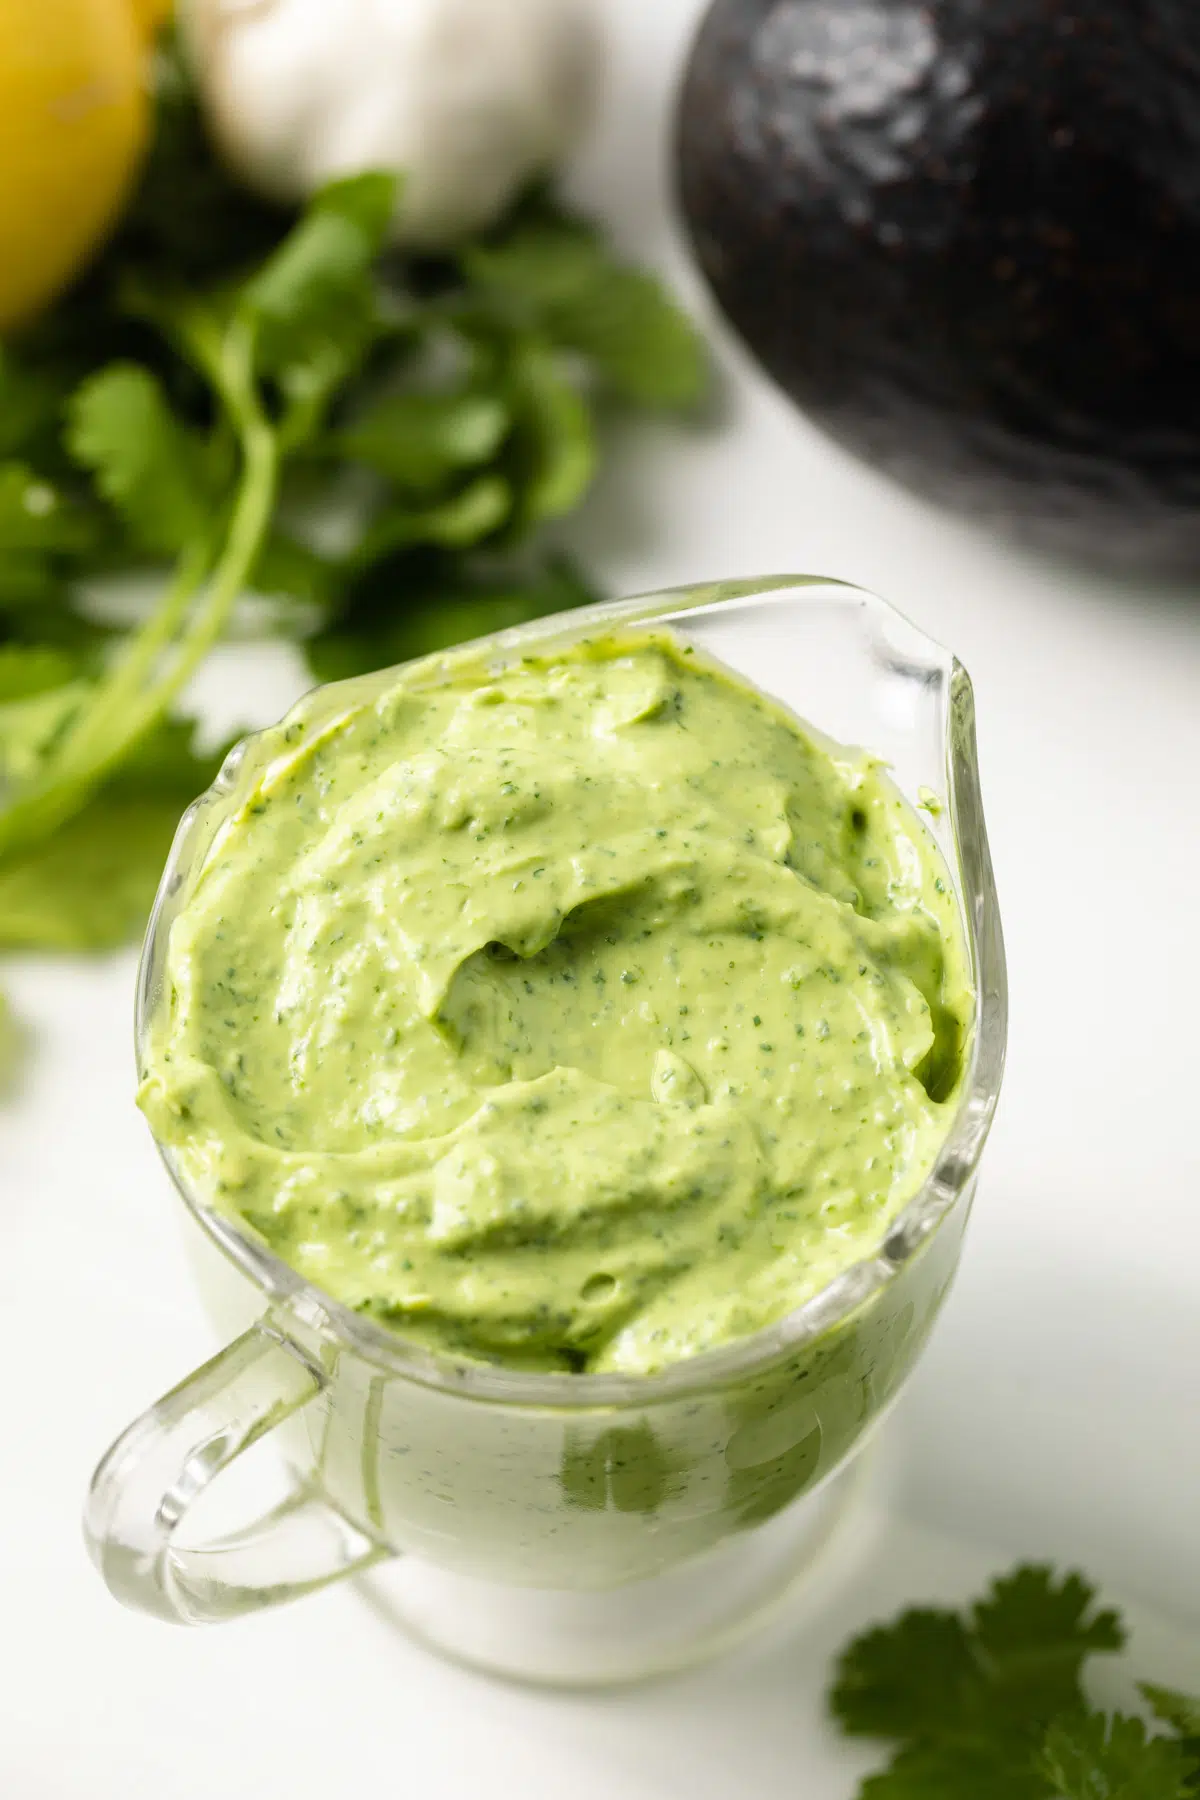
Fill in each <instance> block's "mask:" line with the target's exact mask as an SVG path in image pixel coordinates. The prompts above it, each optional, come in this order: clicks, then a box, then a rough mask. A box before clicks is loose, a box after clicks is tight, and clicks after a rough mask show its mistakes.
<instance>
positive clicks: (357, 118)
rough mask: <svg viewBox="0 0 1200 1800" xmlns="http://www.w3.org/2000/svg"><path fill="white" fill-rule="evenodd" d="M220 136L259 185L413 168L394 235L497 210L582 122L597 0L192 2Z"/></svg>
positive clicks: (449, 227)
mask: <svg viewBox="0 0 1200 1800" xmlns="http://www.w3.org/2000/svg"><path fill="white" fill-rule="evenodd" d="M181 15H182V23H183V27H184V32H185V37H186V42H187V45H188V49H189V53H190V56H191V60H192V63H193V66H194V69H195V72H196V76H197V80H198V83H199V87H200V91H201V94H202V96H203V100H204V104H205V108H206V111H207V115H208V120H209V125H210V129H211V131H212V133H213V136H214V138H215V140H216V143H217V145H218V148H219V149H220V151H221V153H222V155H223V156H224V158H225V159H226V161H227V162H228V163H229V165H230V167H231V168H232V169H233V170H234V172H235V173H236V174H238V175H240V176H241V177H242V178H243V179H244V180H245V181H246V183H247V184H248V185H249V186H252V187H255V188H257V189H258V190H259V191H260V192H262V193H264V194H267V195H269V196H271V197H272V198H275V199H279V200H301V199H303V198H304V197H305V196H306V195H307V194H309V193H311V192H312V191H313V190H314V189H315V188H318V187H320V186H321V185H322V183H323V182H326V181H328V180H330V179H332V178H333V177H335V176H339V175H348V174H354V173H357V172H359V171H361V170H364V169H394V170H396V171H397V172H399V173H400V174H401V175H402V177H403V181H402V188H401V193H400V197H399V199H398V202H397V214H396V227H395V236H396V239H397V241H399V242H403V243H407V244H412V245H416V246H425V247H434V246H437V245H440V244H446V243H449V242H452V241H453V240H454V239H455V238H457V237H461V236H463V235H464V234H465V233H467V232H470V231H473V230H476V229H478V228H479V227H480V226H483V225H486V224H488V223H489V222H490V221H491V220H492V219H494V218H495V217H497V215H498V214H499V213H501V212H502V211H503V209H504V207H505V206H506V205H507V204H508V202H509V201H510V200H511V199H512V198H513V196H514V194H515V193H516V192H517V191H518V190H519V189H520V187H521V186H523V185H524V183H526V182H527V181H528V180H530V178H531V177H533V176H535V175H537V174H538V173H540V172H541V171H543V170H545V169H548V168H549V167H550V166H551V165H552V164H553V163H555V162H556V161H557V160H558V159H559V158H560V157H561V156H562V155H563V154H564V152H565V151H566V150H568V149H569V148H570V147H571V145H572V143H573V142H574V141H575V139H576V137H577V135H578V133H579V131H580V130H581V128H582V126H583V125H584V123H585V122H586V119H587V117H588V114H589V110H590V103H591V100H592V98H593V94H594V89H595V85H596V76H597V72H598V67H599V62H600V46H599V42H598V30H597V26H596V20H595V15H594V12H593V6H592V4H591V0H183V4H182V6H181Z"/></svg>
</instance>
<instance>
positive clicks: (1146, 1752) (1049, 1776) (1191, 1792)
mask: <svg viewBox="0 0 1200 1800" xmlns="http://www.w3.org/2000/svg"><path fill="white" fill-rule="evenodd" d="M1124 1643H1125V1630H1124V1627H1123V1625H1122V1622H1121V1620H1120V1618H1119V1616H1118V1615H1117V1614H1116V1613H1115V1612H1113V1611H1111V1610H1109V1609H1106V1608H1100V1607H1098V1606H1097V1605H1096V1596H1095V1591H1094V1590H1093V1589H1092V1587H1091V1586H1090V1585H1089V1584H1088V1583H1087V1582H1086V1581H1085V1580H1084V1579H1083V1577H1082V1576H1080V1575H1075V1574H1068V1575H1065V1576H1062V1577H1056V1576H1055V1574H1054V1572H1053V1571H1052V1570H1051V1569H1049V1568H1044V1567H1039V1566H1033V1565H1027V1566H1023V1567H1020V1568H1018V1569H1016V1570H1014V1571H1013V1572H1012V1573H1011V1574H1009V1575H1006V1576H1002V1577H1000V1578H999V1579H998V1580H996V1581H995V1582H994V1583H993V1584H992V1586H991V1587H990V1588H989V1590H988V1592H987V1593H986V1594H985V1595H984V1596H983V1597H982V1598H981V1599H979V1600H977V1601H975V1602H974V1603H973V1604H972V1605H970V1606H968V1607H967V1608H965V1609H964V1610H963V1611H961V1612H960V1611H954V1610H951V1609H947V1608H933V1607H917V1608H912V1609H910V1610H909V1611H907V1612H905V1613H902V1614H901V1615H900V1617H899V1618H897V1619H896V1620H894V1621H893V1622H892V1623H891V1624H889V1625H880V1626H876V1627H874V1628H873V1629H872V1630H870V1631H867V1632H865V1633H863V1634H862V1636H860V1637H858V1638H856V1639H855V1640H854V1641H853V1643H851V1644H850V1645H849V1646H848V1647H847V1648H846V1650H845V1651H844V1652H843V1654H842V1656H841V1659H840V1661H839V1663H838V1666H837V1671H836V1675H835V1679H834V1683H833V1687H832V1689H831V1691H830V1696H829V1699H830V1707H831V1710H832V1712H833V1714H834V1717H835V1718H836V1719H837V1720H838V1722H839V1724H840V1725H841V1727H842V1729H843V1731H845V1732H846V1733H847V1734H849V1735H851V1736H854V1737H871V1738H880V1739H886V1740H889V1741H890V1742H892V1743H893V1744H894V1745H895V1746H896V1748H895V1751H894V1754H893V1756H892V1760H891V1762H890V1763H889V1764H888V1766H887V1767H886V1768H885V1769H884V1770H882V1771H881V1772H880V1773H879V1774H876V1775H871V1776H868V1778H867V1779H866V1781H865V1782H864V1783H863V1785H862V1788H861V1791H860V1800H1194V1797H1195V1796H1196V1795H1198V1794H1200V1701H1197V1700H1193V1699H1191V1698H1189V1697H1188V1696H1187V1695H1186V1694H1180V1693H1176V1692H1175V1691H1174V1690H1173V1689H1169V1688H1162V1687H1154V1686H1150V1685H1143V1687H1142V1689H1141V1692H1142V1695H1143V1698H1144V1699H1145V1701H1146V1703H1147V1706H1148V1708H1149V1710H1150V1711H1151V1713H1152V1714H1153V1716H1154V1719H1155V1720H1156V1721H1158V1723H1159V1725H1160V1726H1163V1727H1165V1728H1166V1729H1165V1731H1161V1730H1160V1731H1157V1732H1155V1731H1151V1730H1149V1729H1148V1728H1147V1725H1146V1723H1145V1722H1144V1720H1143V1719H1141V1718H1136V1717H1125V1716H1122V1715H1119V1714H1118V1715H1115V1716H1109V1715H1106V1714H1105V1713H1103V1712H1101V1711H1098V1710H1096V1709H1094V1708H1092V1707H1091V1706H1090V1705H1089V1703H1088V1700H1087V1697H1086V1693H1085V1690H1084V1687H1083V1681H1082V1676H1083V1670H1084V1665H1085V1663H1086V1662H1087V1660H1088V1658H1089V1657H1091V1656H1094V1655H1104V1654H1111V1653H1112V1652H1114V1651H1117V1650H1120V1649H1121V1648H1122V1647H1123V1645H1124Z"/></svg>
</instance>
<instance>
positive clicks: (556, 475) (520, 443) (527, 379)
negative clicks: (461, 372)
mask: <svg viewBox="0 0 1200 1800" xmlns="http://www.w3.org/2000/svg"><path fill="white" fill-rule="evenodd" d="M509 380H510V384H511V393H512V397H513V408H514V411H515V413H516V416H517V420H518V430H517V436H516V438H515V440H514V445H513V455H514V458H515V460H516V464H517V467H518V470H519V474H518V478H517V488H518V493H519V495H520V517H521V522H522V524H524V525H527V526H528V525H535V524H538V523H540V522H541V521H542V520H544V519H557V518H561V517H562V516H563V514H564V513H568V512H571V511H572V510H573V508H574V507H576V506H578V504H579V502H580V500H582V498H583V496H584V494H585V493H586V491H587V489H588V487H589V486H590V484H591V480H592V476H593V475H594V473H595V469H596V440H595V434H594V432H593V430H592V418H591V413H590V411H589V409H588V407H587V405H586V403H585V402H584V400H583V398H582V396H581V395H580V394H579V392H578V390H577V389H576V388H575V387H574V386H573V384H572V383H571V382H570V381H569V380H568V379H567V377H566V375H565V374H564V373H563V372H562V371H561V370H560V369H559V367H558V366H557V364H556V361H555V358H554V356H553V355H552V354H551V353H550V352H549V351H548V350H546V349H545V348H544V347H543V346H542V345H540V344H537V343H534V342H530V343H526V344H524V345H523V346H522V347H521V348H520V350H519V351H518V352H517V354H516V355H515V357H514V358H513V362H512V367H511V372H510V377H509Z"/></svg>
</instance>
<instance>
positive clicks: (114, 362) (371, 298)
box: [0, 44, 705, 948]
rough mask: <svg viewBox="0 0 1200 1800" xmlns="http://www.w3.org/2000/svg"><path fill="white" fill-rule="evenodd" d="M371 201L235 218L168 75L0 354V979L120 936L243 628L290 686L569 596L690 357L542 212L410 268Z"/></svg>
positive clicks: (365, 192)
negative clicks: (201, 675) (132, 604)
mask: <svg viewBox="0 0 1200 1800" xmlns="http://www.w3.org/2000/svg"><path fill="white" fill-rule="evenodd" d="M393 201H394V182H393V179H392V178H391V177H389V176H384V175H379V174H367V175H362V176H356V177H353V178H350V179H347V180H344V181H339V182H335V183H333V184H332V185H330V186H329V187H327V188H326V189H324V190H323V191H322V192H321V193H319V194H318V195H316V196H315V198H314V199H313V200H312V202H311V203H310V204H309V206H308V207H307V208H306V209H305V211H304V212H303V213H302V214H300V215H299V216H296V215H289V214H288V213H285V212H283V211H281V210H278V209H275V208H273V207H271V206H269V205H266V204H264V203H263V202H261V201H259V200H258V199H256V198H254V197H252V196H250V195H248V194H246V193H245V192H243V191H242V190H241V189H239V188H238V187H237V186H236V185H235V184H234V183H233V182H232V181H231V180H230V178H229V177H228V176H227V175H226V174H225V173H224V172H223V171H222V169H221V167H220V165H219V164H218V162H217V161H216V159H215V157H214V155H213V153H212V151H211V148H210V146H209V144H208V142H207V140H206V137H205V134H204V129H203V124H202V120H201V116H200V112H199V109H198V107H197V105H196V102H195V98H194V96H193V94H192V91H191V88H190V86H189V83H188V80H187V77H186V72H185V71H184V69H183V66H182V64H181V62H180V61H179V59H178V58H177V56H176V55H175V54H174V52H173V51H172V49H171V47H170V45H169V44H168V45H166V46H165V47H164V49H163V52H162V55H161V56H160V60H159V70H158V95H157V136H156V142H155V146H154V150H153V154H152V156H151V158H150V160H149V163H148V166H147V168H146V171H145V174H144V177H143V180H142V182H141V185H140V188H139V190H138V192H137V194H136V195H135V196H134V199H133V201H132V203H131V206H130V208H129V210H128V213H127V215H126V217H125V219H124V221H123V223H122V225H121V228H120V230H119V231H118V233H117V235H116V237H115V239H114V240H113V242H112V244H111V245H110V247H109V248H108V250H107V251H106V253H105V254H104V256H103V257H102V258H101V259H100V261H99V262H98V263H97V264H96V265H95V266H94V267H93V269H92V270H91V271H89V273H88V274H87V276H86V277H85V278H84V280H83V281H81V282H80V283H79V284H78V286H77V287H76V288H75V289H74V290H73V291H72V292H71V293H69V294H68V295H67V296H66V297H65V298H64V299H63V300H62V301H60V302H59V303H58V305H57V306H55V307H54V308H53V309H52V310H51V312H50V313H49V314H48V315H47V316H46V317H45V318H44V319H42V320H41V321H39V322H38V324H37V325H36V326H35V327H34V328H33V329H32V330H31V331H29V332H27V333H26V334H25V335H24V336H23V337H22V338H21V339H20V340H19V341H14V342H12V343H8V344H4V345H2V346H0V948H2V947H5V946H14V945H19V946H35V945H44V946H48V947H62V948H92V947H100V946H103V945H106V944H109V943H115V942H117V941H119V940H120V939H122V938H123V937H125V936H126V935H128V934H129V933H130V932H131V931H132V930H134V929H136V927H137V925H138V923H139V922H140V919H141V917H142V916H143V915H144V912H145V909H146V907H147V905H148V903H149V900H150V897H151V895H152V892H153V887H154V883H155V881H156V879H157V874H158V870H159V868H160V867H161V863H162V860H163V857H164V855H165V852H166V848H167V845H168V844H169V841H170V834H171V830H172V828H173V824H174V821H175V819H176V818H177V816H178V813H179V812H180V810H181V809H182V806H183V805H184V804H185V803H186V801H187V800H188V799H190V798H191V797H192V796H193V795H194V794H195V793H197V792H198V791H199V790H200V789H201V788H202V787H203V786H205V785H206V783H207V782H208V780H209V779H210V778H211V775H212V772H213V767H214V759H213V757H212V756H209V755H207V754H205V753H202V752H201V751H200V750H199V749H198V748H197V743H196V737H195V732H194V728H193V725H192V722H191V721H190V720H189V719H187V717H186V716H185V715H184V714H182V713H181V712H180V705H181V701H182V699H183V696H184V693H185V689H186V687H187V684H188V682H189V681H190V679H191V677H192V675H193V674H194V673H195V671H196V669H197V668H198V667H199V665H200V663H201V662H202V661H203V660H204V658H205V656H206V655H207V654H208V652H209V651H210V650H211V649H212V647H213V646H214V645H215V644H216V643H217V642H218V641H219V640H220V639H221V638H222V637H223V636H225V635H227V634H228V633H229V631H230V630H231V629H232V628H234V627H235V626H237V627H238V628H239V629H245V628H246V627H245V625H244V623H239V621H245V620H246V619H247V618H248V617H250V616H251V615H250V614H249V613H248V612H247V609H246V606H245V604H244V602H245V600H246V597H247V596H249V595H257V596H259V598H260V601H261V600H262V599H265V600H266V601H267V602H268V605H267V608H266V609H265V616H266V617H267V618H268V620H269V621H270V622H271V625H272V628H273V629H275V630H278V631H285V632H290V633H292V634H294V635H296V636H297V637H298V638H299V639H301V640H302V642H303V646H304V650H305V654H306V656H307V658H308V661H309V665H310V667H311V668H312V670H313V673H314V674H315V675H316V676H317V677H319V678H321V679H330V678H335V677H338V676H341V675H346V674H352V673H356V672H359V671H361V670H365V669H368V668H371V667H378V666H381V665H385V664H388V663H392V662H396V661H400V660H402V659H404V658H406V657H409V656H412V655H418V654H422V653H425V652H429V651H433V650H437V649H440V648H443V647H445V646H447V645H449V644H452V643H454V642H457V641H459V640H461V639H463V638H466V637H471V636H478V635H482V634H484V633H486V632H488V631H492V630H495V629H497V628H500V627H503V626H508V625H514V624H518V623H521V622H523V621H524V620H527V619H531V618H535V617H537V616H539V615H541V614H544V613H548V612H551V611H557V610H560V609H562V608H565V607H569V606H572V605H575V604H577V603H579V602H580V601H583V600H587V599H590V598H593V597H594V596H593V592H592V588H591V584H590V583H589V582H588V581H587V580H586V578H585V577H584V576H582V575H581V574H580V572H579V571H578V570H577V569H576V568H575V567H574V566H573V564H572V563H571V562H570V561H569V560H568V559H567V558H566V557H565V556H564V555H563V554H562V553H561V552H560V551H557V550H556V549H555V548H554V547H553V545H552V543H551V542H550V541H549V540H548V539H547V537H546V535H545V534H546V532H547V529H548V528H549V527H551V526H552V525H553V523H554V522H555V521H557V520H559V519H561V518H562V517H563V516H564V515H565V514H567V513H569V512H570V511H571V510H572V509H573V508H574V507H575V506H576V505H577V504H578V503H579V501H580V499H581V498H582V496H583V494H584V492H585V491H586V489H587V487H588V486H589V484H590V482H591V480H592V477H593V475H594V472H595V470H596V467H597V465H598V462H599V460H600V457H601V454H602V439H603V423H604V421H605V420H607V418H608V416H609V415H610V414H611V413H612V412H613V411H614V410H618V409H620V408H622V407H624V408H631V407H654V408H660V409H672V408H686V407H688V406H690V405H692V404H693V403H694V402H695V401H696V400H697V398H698V397H699V395H700V393H701V390H702V388H703V385H704V380H705V359H704V355H703V351H702V348H701V346H700V343H699V340H698V338H697V336H696V333H695V332H694V330H693V328H692V327H691V325H690V324H689V323H688V322H687V320H686V319H685V318H684V317H683V316H682V315H681V314H680V312H679V311H678V310H677V309H676V307H675V306H674V305H673V303H672V302H671V301H670V299H669V298H668V297H667V295H666V294H665V293H664V292H663V290H662V289H661V288H660V286H659V285H658V283H657V282H656V281H655V280H654V279H653V278H652V277H651V276H649V275H647V274H646V273H645V272H644V271H642V270H639V269H637V268H634V267H631V266H630V265H628V264H626V263H624V262H622V261H621V259H620V258H619V257H616V256H614V254H613V253H612V252H611V250H610V249H609V247H608V246H607V245H606V243H605V242H604V240H603V238H602V236H601V234H600V233H599V232H598V231H597V230H596V229H595V228H594V227H593V226H591V225H590V224H588V223H587V222H586V221H584V220H582V219H580V218H578V217H577V216H574V215H572V214H570V213H568V212H567V211H565V210H564V209H563V208H562V207H561V206H559V205H558V204H557V203H556V202H555V201H554V200H553V199H552V197H551V196H549V195H548V194H547V193H539V194H532V195H529V196H527V197H526V198H525V199H524V200H523V201H522V202H521V204H520V205H519V206H518V207H517V208H516V209H515V210H514V212H513V214H512V215H511V217H510V218H509V219H507V220H506V221H504V222H503V223H502V224H501V225H500V226H498V227H496V228H494V229H493V230H491V231H489V232H488V233H486V234H485V235H483V236H481V237H479V238H477V239H474V240H472V241H471V242H467V243H463V244H461V245H459V246H458V247H457V248H456V249H455V250H454V251H453V252H452V253H447V254H445V255H442V256H440V257H439V258H437V259H424V260H421V261H414V260H411V259H405V258H401V257H399V256H397V255H396V254H394V253H392V252H389V251H388V250H387V248H386V245H385V236H386V225H387V221H388V218H389V216H390V213H391V211H392V206H393ZM130 574H133V575H137V576H139V577H144V578H145V579H144V581H143V586H147V585H148V590H149V591H150V592H152V593H156V597H155V598H154V599H153V600H152V601H150V603H149V604H147V605H146V606H145V607H143V609H142V610H141V612H140V614H139V616H138V617H137V618H136V619H135V621H134V623H133V625H132V626H129V624H128V621H127V620H125V621H119V620H116V619H114V617H113V614H112V607H111V605H109V604H107V603H106V599H105V596H106V594H107V593H108V592H109V591H110V589H111V581H110V578H111V577H112V576H114V575H119V576H129V575H130ZM255 616H256V617H258V618H259V619H260V620H261V618H262V617H263V616H264V609H263V608H262V606H261V605H260V607H259V609H258V612H257V614H256V615H255Z"/></svg>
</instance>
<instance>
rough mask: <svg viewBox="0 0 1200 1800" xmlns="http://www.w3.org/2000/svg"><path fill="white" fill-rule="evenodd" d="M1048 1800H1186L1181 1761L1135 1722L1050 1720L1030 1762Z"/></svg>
mask: <svg viewBox="0 0 1200 1800" xmlns="http://www.w3.org/2000/svg"><path fill="white" fill-rule="evenodd" d="M1036 1767H1037V1770H1038V1772H1039V1774H1040V1775H1041V1776H1042V1777H1043V1778H1044V1780H1045V1782H1046V1783H1047V1784H1048V1787H1049V1793H1050V1794H1051V1795H1053V1796H1054V1800H1186V1795H1187V1786H1186V1781H1187V1774H1188V1768H1187V1761H1186V1758H1185V1757H1184V1754H1183V1751H1182V1750H1181V1748H1180V1746H1179V1745H1178V1744H1177V1743H1174V1742H1173V1741H1172V1740H1171V1739H1170V1738H1151V1737H1148V1736H1147V1733H1146V1728H1145V1726H1144V1725H1143V1724H1142V1721H1141V1720H1140V1719H1126V1718H1122V1717H1120V1716H1119V1715H1118V1716H1117V1717H1115V1718H1111V1719H1110V1718H1106V1717H1105V1716H1104V1714H1103V1713H1080V1714H1078V1715H1077V1716H1076V1717H1074V1718H1064V1719H1060V1720H1056V1721H1055V1723H1054V1724H1052V1725H1051V1726H1050V1728H1049V1730H1048V1731H1047V1733H1046V1739H1045V1743H1044V1744H1043V1746H1042V1749H1041V1751H1040V1753H1039V1754H1038V1757H1037V1760H1036Z"/></svg>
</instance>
